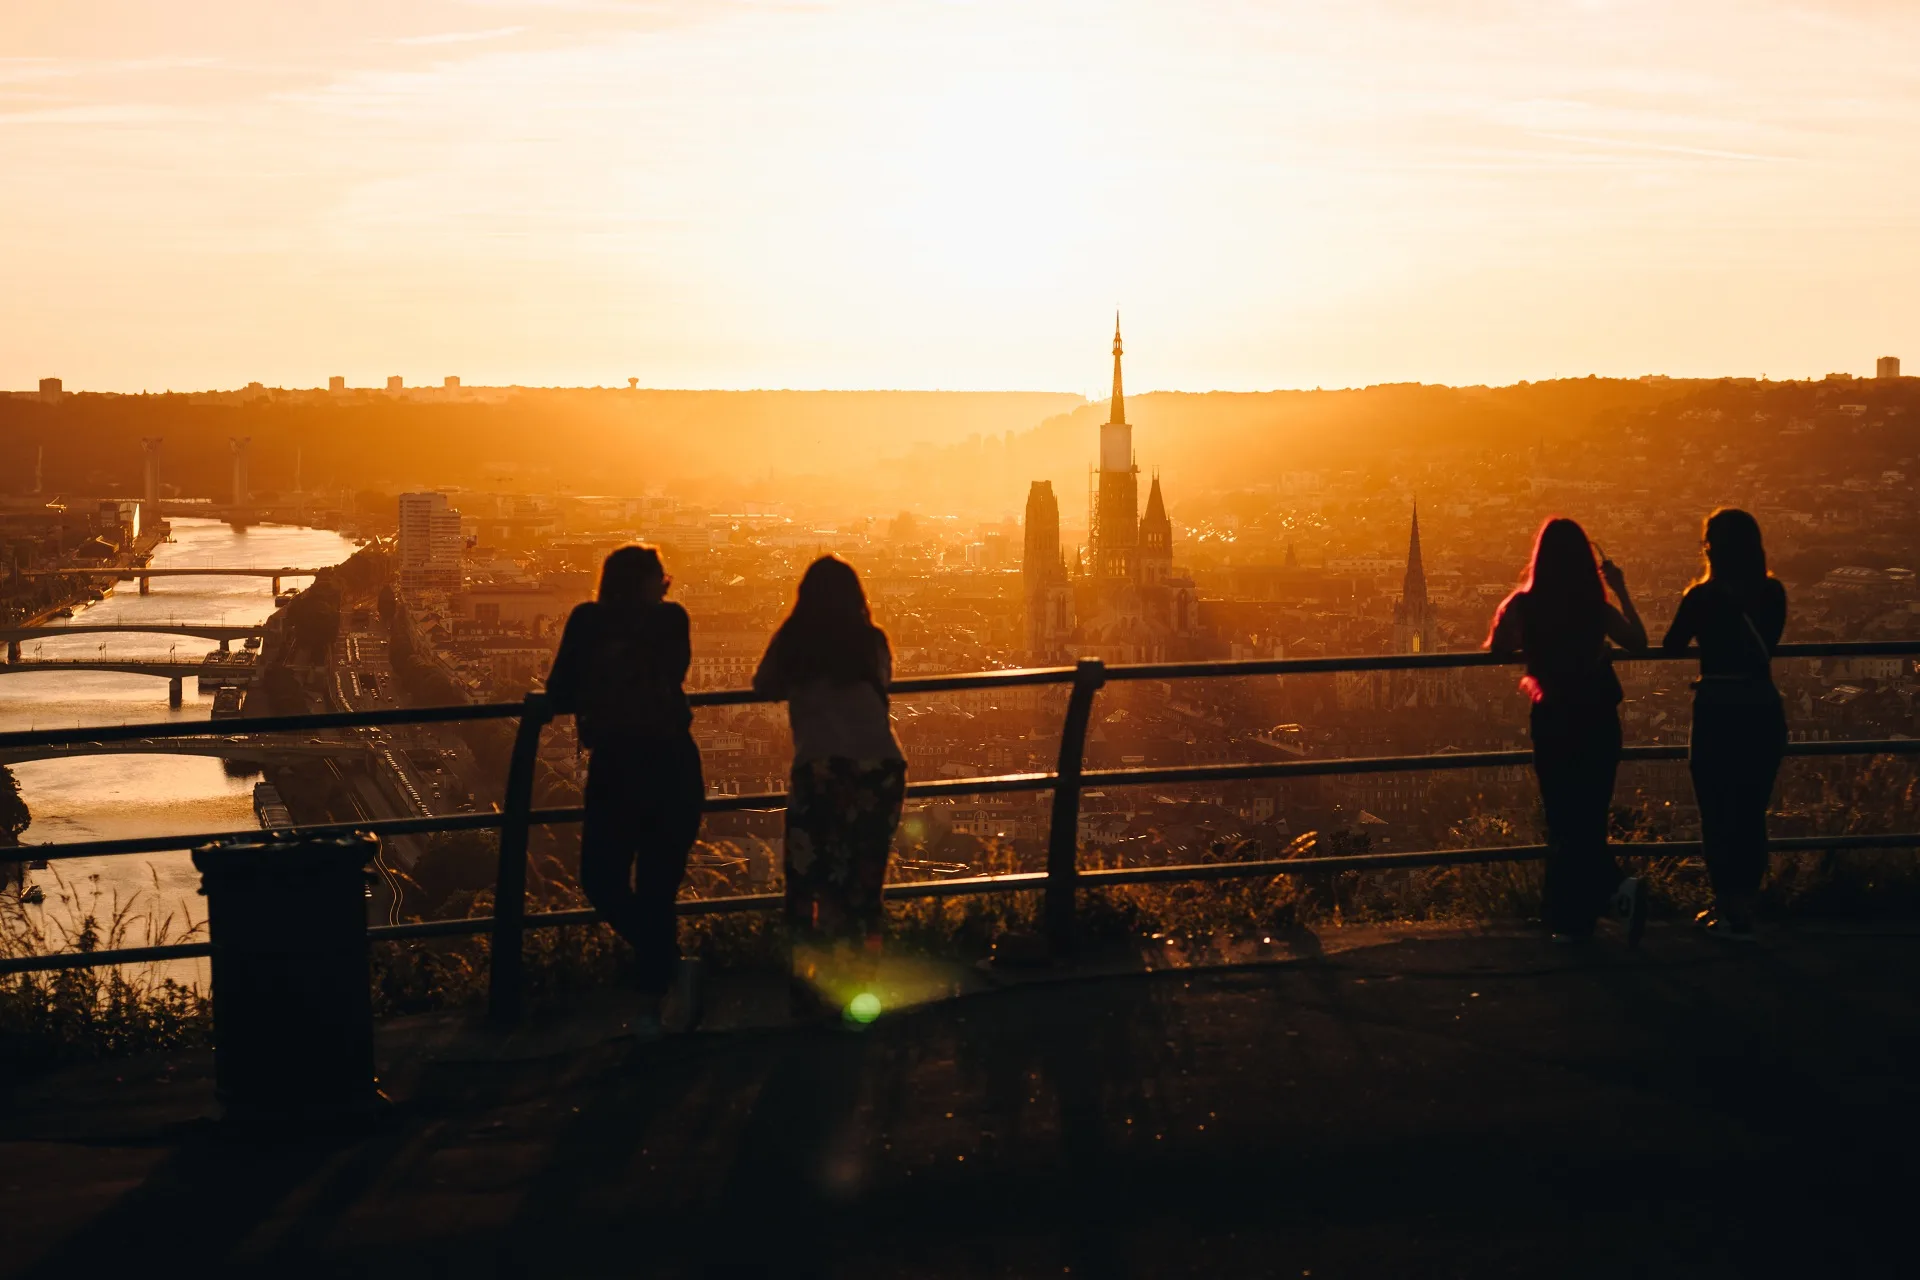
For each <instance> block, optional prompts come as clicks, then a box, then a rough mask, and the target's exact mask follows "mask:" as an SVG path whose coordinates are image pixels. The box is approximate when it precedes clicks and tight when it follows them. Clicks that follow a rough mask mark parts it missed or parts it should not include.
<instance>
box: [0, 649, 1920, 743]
mask: <svg viewBox="0 0 1920 1280" xmlns="http://www.w3.org/2000/svg"><path fill="white" fill-rule="evenodd" d="M1698 656H1699V653H1698V651H1697V650H1693V649H1689V650H1687V651H1686V652H1684V653H1667V652H1665V651H1663V650H1658V649H1644V650H1631V651H1629V650H1614V651H1612V657H1613V658H1614V659H1615V660H1616V661H1624V662H1665V661H1676V662H1677V661H1685V660H1688V659H1693V658H1697V657H1698ZM1774 656H1775V657H1777V658H1828V657H1831V658H1840V657H1859V658H1864V657H1909V656H1920V640H1845V641H1821V642H1809V643H1805V644H1783V645H1780V646H1778V647H1776V648H1775V649H1774ZM1516 661H1517V660H1516V659H1513V658H1510V657H1507V656H1505V655H1496V654H1491V653H1484V652H1466V653H1401V654H1353V655H1348V656H1345V657H1329V658H1252V659H1235V660H1232V661H1220V662H1143V663H1129V664H1121V665H1116V666H1109V667H1107V668H1106V669H1105V670H1106V678H1107V679H1108V680H1110V681H1111V680H1169V679H1187V678H1207V677H1228V676H1262V675H1312V674H1316V673H1323V672H1330V671H1407V670H1443V669H1446V668H1454V667H1461V668H1464V667H1488V666H1507V665H1515V664H1516ZM1073 673H1074V669H1073V668H1072V667H1027V668H1010V669H1008V670H1004V671H974V672H963V673H959V674H955V675H942V676H909V677H905V678H903V679H900V680H896V681H894V682H893V683H892V684H891V685H890V686H888V687H889V689H890V691H891V692H893V693H896V694H900V695H903V696H907V695H912V694H917V693H937V692H943V691H949V690H967V689H998V688H1011V687H1017V686H1025V685H1052V684H1071V683H1072V681H1073ZM687 700H688V701H689V702H690V703H692V704H693V705H694V706H730V705H738V704H743V703H754V702H773V701H777V699H774V698H769V697H765V696H763V695H761V694H758V693H755V692H754V691H753V690H751V689H710V690H702V691H699V692H695V693H690V694H688V695H687ZM523 709H524V704H523V703H520V702H479V703H468V704H463V705H459V706H450V707H395V708H391V709H388V710H382V711H341V712H323V713H316V714H312V715H299V716H261V717H255V718H247V719H239V720H214V721H209V720H162V721H150V722H148V723H145V724H126V725H97V726H94V727H91V728H86V727H81V728H73V729H30V730H20V731H13V732H7V733H0V749H4V748H9V747H48V746H69V745H73V744H76V743H87V742H103V743H104V742H127V741H133V740H141V739H164V738H196V737H208V736H220V735H226V734H232V733H234V732H241V731H243V732H246V733H279V732H289V731H294V730H302V729H329V728H357V727H374V726H379V725H391V724H433V723H445V722H450V721H461V720H502V719H512V718H514V717H516V716H518V715H520V713H521V712H522V710H523Z"/></svg>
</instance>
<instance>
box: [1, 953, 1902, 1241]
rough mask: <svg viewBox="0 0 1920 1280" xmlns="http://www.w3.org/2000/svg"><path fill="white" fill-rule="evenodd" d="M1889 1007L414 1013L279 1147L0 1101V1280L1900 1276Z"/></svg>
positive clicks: (1379, 997)
mask: <svg viewBox="0 0 1920 1280" xmlns="http://www.w3.org/2000/svg"><path fill="white" fill-rule="evenodd" d="M1916 979H1920V935H1916V934H1914V933H1911V932H1900V931H1892V930H1890V931H1882V932H1877V933H1870V932H1861V931H1845V932H1841V931H1812V930H1806V931H1800V932H1797V933H1794V934H1791V935H1786V936H1779V937H1776V938H1775V939H1773V940H1772V941H1771V942H1770V943H1768V944H1767V945H1765V946H1763V947H1761V948H1756V949H1751V950H1747V951H1741V952H1734V951H1729V950H1725V949H1716V948H1715V947H1714V946H1713V945H1712V944H1711V943H1709V942H1707V941H1704V940H1696V939H1694V938H1691V937H1688V936H1685V935H1683V934H1681V933H1679V932H1673V933H1659V932H1656V933H1654V934H1653V935H1651V936H1650V937H1649V939H1648V945H1647V947H1646V948H1645V949H1644V951H1643V952H1641V953H1640V954H1638V955H1629V954H1627V953H1625V952H1623V951H1621V950H1619V949H1618V948H1617V947H1614V946H1611V945H1606V944H1601V945H1597V946H1595V947H1593V948H1592V949H1591V950H1588V951H1578V950H1568V949H1566V948H1563V947H1555V946H1553V945H1552V944H1549V943H1547V942H1544V941H1537V940H1534V939H1531V938H1510V937H1468V936H1449V937H1437V938H1436V937H1426V938H1420V939H1415V940H1411V941H1402V942H1390V943H1387V944H1384V945H1379V946H1374V947H1368V948H1363V949H1359V950H1352V951H1345V952H1339V953H1337V954H1329V955H1325V956H1322V957H1319V958H1315V959H1308V960H1303V961H1299V962H1294V963H1287V964H1273V965H1256V966H1245V967H1238V968H1233V969H1226V970H1215V971H1188V972H1171V973H1158V974H1135V975H1128V976H1108V977H1090V978H1083V979H1076V980H1062V981H1051V982H1046V983H1037V984H1030V985H1023V986H1020V987H1017V988H1014V989H1009V990H1003V991H996V992H989V993H984V994H978V995H968V996H964V997H961V998H958V999H949V1000H945V1001H941V1002H937V1003H935V1004H932V1005H929V1006H927V1007H924V1008H922V1009H920V1010H918V1011H916V1012H912V1013H906V1014H901V1015H899V1016H895V1017H888V1018H883V1019H882V1020H881V1021H880V1022H879V1023H878V1024H876V1025H875V1026H874V1027H872V1028H870V1029H868V1030H866V1031H864V1032H858V1033H856V1032H849V1031H830V1030H767V1029H744V1030H733V1031H718V1032H711V1033H703V1034H701V1035H698V1036H693V1037H687V1038H684V1039H681V1040H679V1041H676V1042H672V1043H669V1044H668V1045H665V1046H661V1047H657V1048H655V1049H653V1050H651V1051H649V1052H646V1053H644V1054H641V1053H636V1052H635V1050H634V1049H633V1047H632V1046H631V1045H630V1044H629V1043H628V1042H626V1041H624V1040H619V1039H614V1040H602V1039H600V1036H601V1035H602V1034H603V1033H604V1032H605V1030H606V1029H607V1025H606V1024H605V1023H604V1021H602V1022H599V1023H597V1024H596V1020H595V1018H594V1017H592V1016H583V1017H581V1018H580V1019H577V1020H576V1021H575V1022H574V1023H573V1024H570V1025H563V1026H560V1027H554V1028H547V1029H545V1030H544V1031H538V1032H536V1033H534V1034H530V1035H529V1036H527V1037H522V1038H520V1039H518V1040H515V1041H511V1042H507V1043H504V1044H502V1043H497V1042H490V1041H487V1040H485V1039H484V1038H481V1037H477V1036H476V1035H474V1034H473V1033H471V1032H465V1031H462V1030H460V1029H459V1028H457V1027H455V1026H453V1025H451V1024H449V1023H445V1022H441V1023H432V1022H417V1023H414V1024H411V1025H409V1026H401V1027H396V1028H395V1029H393V1030H392V1031H390V1032H388V1033H387V1034H386V1044H385V1051H386V1053H387V1055H388V1058H389V1062H390V1066H389V1080H390V1084H391V1087H392V1089H393V1090H394V1092H395V1095H396V1097H397V1099H398V1104H399V1105H398V1108H397V1112H396V1115H395V1116H394V1118H393V1120H392V1122H391V1123H390V1124H388V1125H387V1126H386V1127H384V1128H382V1129H380V1130H377V1131H375V1132H372V1133H369V1134H364V1135H351V1134H346V1135H338V1136H336V1137H334V1138H332V1139H330V1140H325V1141H307V1142H299V1143H285V1142H283V1143H277V1144H262V1143H258V1142H248V1141H245V1140H242V1139H238V1138H234V1137H232V1136H229V1135H225V1134H223V1133H222V1132H221V1131H220V1130H219V1129H218V1127H217V1126H215V1125H212V1124H210V1123H209V1122H207V1121H206V1120H204V1119H203V1118H202V1117H204V1116H205V1115H207V1114H208V1113H209V1111H210V1109H211V1093H210V1087H209V1083H208V1072H209V1067H208V1063H207V1062H206V1061H205V1060H204V1059H198V1058H196V1059H191V1060H183V1061H181V1062H179V1063H177V1064H172V1065H171V1066H164V1065H162V1064H154V1063H141V1064H137V1065H122V1066H119V1067H107V1068H101V1067H91V1068H88V1069H86V1070H83V1071H72V1072H67V1073H63V1074H61V1075H60V1076H57V1077H53V1078H50V1079H45V1080H42V1081H39V1082H37V1083H35V1084H33V1085H31V1086H30V1087H27V1088H23V1089H20V1090H17V1091H16V1093H15V1095H14V1096H12V1097H11V1098H9V1099H7V1100H6V1101H5V1102H4V1104H0V1192H3V1193H4V1199H0V1209H3V1210H4V1212H0V1271H5V1270H8V1269H11V1271H12V1272H13V1273H16V1274H24V1275H61V1276H72V1275H76V1274H110V1273H114V1274H117V1273H123V1272H125V1271H126V1270H128V1269H131V1268H140V1269H142V1270H144V1271H148V1272H151V1271H153V1270H155V1269H160V1270H163V1271H167V1272H171V1271H172V1270H174V1269H176V1268H178V1269H181V1270H186V1269H188V1268H192V1269H193V1270H196V1271H199V1272H201V1273H212V1274H225V1273H228V1272H233V1271H257V1272H259V1273H263V1274H264V1273H270V1274H316V1273H320V1274H347V1275H360V1274H373V1275H403V1274H404V1275H453V1274H459V1275H466V1276H474V1275H479V1276H487V1275H529V1274H533V1275H568V1276H572V1275H636V1274H637V1275H667V1276H679V1275H686V1276H698V1275H777V1276H788V1275H805V1274H822V1275H835V1276H863V1277H865V1276H973V1275H983V1276H1027V1275H1067V1274H1071V1275H1080V1276H1140V1277H1145V1276H1176V1275H1192V1276H1209V1277H1212V1276H1242V1275H1246V1276H1308V1275H1311V1276H1314V1277H1329V1276H1395V1277H1400V1276H1428V1275H1432V1276H1487V1275H1496V1276H1502V1275H1510V1276H1529V1277H1533V1276H1609V1277H1611V1276H1629V1275H1661V1276H1666V1275H1673V1276H1750V1275H1760V1274H1779V1273H1783V1272H1788V1271H1791V1272H1798V1273H1800V1274H1804V1275H1812V1276H1837V1275H1874V1274H1889V1275H1891V1274H1913V1273H1914V1270H1915V1268H1916V1266H1920V1263H1916V1262H1915V1260H1914V1258H1915V1254H1916V1252H1920V1241H1916V1239H1915V1236H1914V1232H1913V1229H1912V1227H1911V1213H1912V1205H1911V1188H1912V1186H1913V1179H1912V1176H1911V1172H1910V1170H1911V1167H1912V1164H1913V1156H1912V1152H1913V1150H1914V1138H1915V1136H1916V1131H1917V1130H1920V1109H1917V1108H1916V1106H1915V1104H1916V1102H1917V1101H1920V1075H1916V1071H1915V1066H1916V1061H1917V1059H1920V1054H1917V1052H1916V1051H1917V1050H1920V994H1917V993H1920V983H1916ZM736 1021H737V1020H736ZM569 1036H571V1038H572V1041H573V1043H572V1044H571V1045H569V1043H568V1037H569Z"/></svg>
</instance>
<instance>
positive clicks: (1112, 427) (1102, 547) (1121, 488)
mask: <svg viewBox="0 0 1920 1280" xmlns="http://www.w3.org/2000/svg"><path fill="white" fill-rule="evenodd" d="M1139 472H1140V468H1138V467H1137V466H1135V465H1134V462H1133V428H1132V427H1130V426H1128V425H1127V404H1126V398H1125V397H1124V396H1123V395H1122V393H1121V390H1120V316H1119V313H1118V312H1116V313H1114V317H1113V407H1112V410H1111V412H1109V413H1108V415H1107V421H1106V422H1105V423H1104V424H1102V426H1101V428H1100V467H1099V470H1098V472H1097V473H1096V480H1095V489H1094V507H1093V539H1092V540H1093V572H1094V574H1095V576H1097V577H1100V578H1105V579H1109V580H1118V581H1121V582H1131V581H1133V580H1134V577H1135V575H1136V574H1137V573H1138V571H1139V563H1138V559H1139V554H1140V545H1139V538H1140V532H1139V519H1140V516H1139V512H1140V480H1139Z"/></svg>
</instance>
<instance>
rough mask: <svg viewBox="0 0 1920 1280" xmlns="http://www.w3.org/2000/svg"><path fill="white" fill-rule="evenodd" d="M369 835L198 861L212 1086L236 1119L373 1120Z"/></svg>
mask: <svg viewBox="0 0 1920 1280" xmlns="http://www.w3.org/2000/svg"><path fill="white" fill-rule="evenodd" d="M379 848H380V842H379V841H378V839H376V838H375V837H374V836H372V835H370V834H368V833H366V832H359V831H357V832H354V833H352V834H350V835H333V836H312V837H306V838H293V837H286V836H275V835H272V834H270V833H269V834H264V835H262V836H261V837H260V838H259V839H243V840H228V841H221V842H219V843H217V844H209V845H204V846H202V847H201V848H198V849H195V850H194V851H193V865H194V866H195V868H197V869H198V870H199V872H200V891H201V892H202V893H204V894H205V895H206V896H207V925H208V932H209V938H210V941H211V943H212V949H213V1035H214V1077H215V1086H216V1090H217V1093H218V1096H219V1099H220V1104H221V1109H222V1111H223V1112H224V1113H225V1114H226V1116H227V1117H229V1118H232V1119H240V1120H245V1119H263V1120H273V1119H280V1120H299V1119H309V1120H319V1119H326V1118H336V1117H343V1116H349V1115H356V1114H361V1113H367V1112H371V1111H373V1110H374V1109H375V1108H376V1107H377V1106H378V1105H379V1103H380V1101H381V1099H380V1094H379V1089H378V1084H377V1082H376V1080H375V1078H374V1068H373V997H372V991H371V983H372V979H371V974H370V970H369V962H368V958H367V883H368V871H367V864H368V863H369V862H371V861H372V860H373V858H374V855H375V854H376V853H378V852H379Z"/></svg>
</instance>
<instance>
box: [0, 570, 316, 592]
mask: <svg viewBox="0 0 1920 1280" xmlns="http://www.w3.org/2000/svg"><path fill="white" fill-rule="evenodd" d="M319 572H320V570H319V569H289V568H285V567H282V568H278V569H271V568H266V567H259V568H253V567H248V568H236V567H231V566H229V567H225V568H206V567H199V568H196V567H193V566H190V565H185V566H173V567H168V568H165V569H153V568H148V567H147V566H145V565H124V564H107V565H101V566H100V567H99V568H97V569H21V570H19V571H18V573H19V576H21V577H23V578H113V579H116V580H120V581H124V580H125V579H128V578H138V579H139V580H140V594H141V595H145V594H147V581H148V579H150V578H271V579H272V580H273V593H274V594H275V595H279V594H280V579H282V578H311V577H313V576H314V575H315V574H317V573H319Z"/></svg>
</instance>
